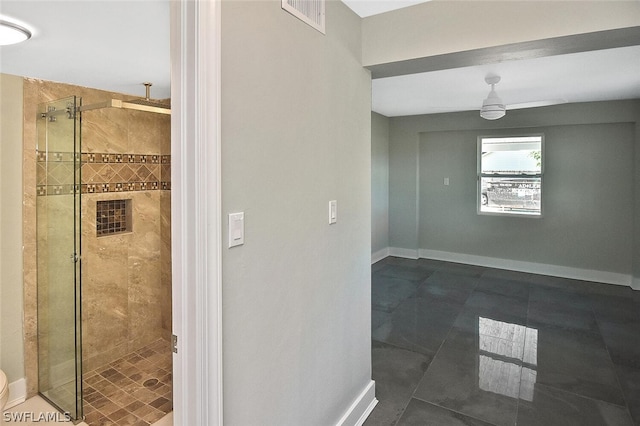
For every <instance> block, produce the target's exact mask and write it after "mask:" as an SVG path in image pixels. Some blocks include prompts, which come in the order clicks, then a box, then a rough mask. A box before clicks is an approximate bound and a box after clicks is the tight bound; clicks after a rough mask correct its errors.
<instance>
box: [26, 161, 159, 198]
mask: <svg viewBox="0 0 640 426" xmlns="http://www.w3.org/2000/svg"><path fill="white" fill-rule="evenodd" d="M36 159H37V161H38V163H40V164H43V163H44V164H47V166H46V168H45V167H44V164H43V166H42V167H40V166H39V167H38V176H37V182H38V185H37V186H36V195H38V196H44V195H63V194H73V193H74V192H75V191H77V190H78V189H80V190H81V191H82V193H83V194H97V193H105V192H129V191H155V190H165V191H170V190H171V156H170V155H156V154H111V153H93V152H92V153H87V152H83V153H82V154H81V155H80V156H78V154H75V155H74V153H70V152H51V151H50V152H48V153H46V152H38V151H36ZM74 159H76V160H78V159H79V160H80V164H81V167H82V175H81V176H82V185H74V184H73V182H72V181H73V176H72V173H68V171H69V170H68V168H69V167H71V168H73V161H74ZM52 163H54V164H59V166H55V167H52V166H50V165H51V164H52ZM65 163H66V165H65ZM60 168H62V169H60ZM70 181H71V182H70Z"/></svg>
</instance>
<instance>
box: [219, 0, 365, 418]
mask: <svg viewBox="0 0 640 426" xmlns="http://www.w3.org/2000/svg"><path fill="white" fill-rule="evenodd" d="M360 21H361V20H360V18H359V17H358V16H357V15H355V14H354V13H353V12H351V10H349V9H348V8H347V7H346V6H345V5H344V4H342V3H341V2H334V1H330V2H327V10H326V24H327V28H326V35H322V34H320V33H319V32H317V31H315V30H314V29H312V28H310V27H308V26H307V25H306V24H304V23H302V22H301V21H299V20H298V19H296V18H295V17H293V16H292V15H290V14H289V13H287V12H285V11H283V10H282V9H281V6H280V2H279V1H255V2H247V1H229V2H223V3H222V169H223V171H222V210H223V215H226V214H227V213H232V212H237V211H244V212H245V244H244V245H243V246H239V247H235V248H232V249H224V252H223V258H222V271H223V276H222V281H223V291H222V293H223V318H224V323H223V350H224V353H223V357H224V361H223V363H224V364H223V368H224V415H225V424H228V425H330V424H335V423H336V422H337V421H338V420H339V419H340V417H341V416H342V415H343V414H344V413H345V411H346V410H347V409H348V408H349V406H350V404H351V403H352V402H353V401H354V400H355V399H356V398H357V397H358V396H359V395H360V393H361V392H362V391H363V389H364V388H365V386H366V385H368V384H369V383H370V380H371V355H370V352H371V341H370V338H371V333H370V321H371V319H370V312H371V311H370V303H371V301H370V283H371V281H370V279H371V272H370V267H371V167H370V162H371V98H370V96H371V81H370V76H369V72H368V71H366V70H365V69H363V68H362V66H361V60H360V58H361V51H360V48H361V31H360ZM330 200H337V202H338V218H337V220H338V221H337V223H336V224H334V225H329V224H328V204H329V201H330ZM226 239H227V235H226V230H225V233H224V235H223V241H226Z"/></svg>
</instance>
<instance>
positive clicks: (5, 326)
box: [0, 74, 24, 383]
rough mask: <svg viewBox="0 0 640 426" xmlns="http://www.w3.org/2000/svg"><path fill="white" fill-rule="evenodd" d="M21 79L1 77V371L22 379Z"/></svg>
mask: <svg viewBox="0 0 640 426" xmlns="http://www.w3.org/2000/svg"><path fill="white" fill-rule="evenodd" d="M22 103H23V93H22V78H21V77H16V76H13V75H7V74H0V199H1V200H2V202H0V253H2V256H0V369H2V370H3V371H4V372H5V373H6V375H7V379H8V380H9V383H12V382H15V381H16V380H19V379H22V378H24V344H23V329H22V319H23V312H22V305H23V302H22Z"/></svg>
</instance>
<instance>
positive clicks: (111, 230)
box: [96, 199, 132, 237]
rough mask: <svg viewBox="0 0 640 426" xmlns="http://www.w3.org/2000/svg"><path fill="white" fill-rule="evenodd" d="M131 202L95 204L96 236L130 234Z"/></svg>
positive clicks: (98, 202)
mask: <svg viewBox="0 0 640 426" xmlns="http://www.w3.org/2000/svg"><path fill="white" fill-rule="evenodd" d="M131 231H132V226H131V200H130V199H129V200H104V201H97V202H96V236H98V237H104V236H107V235H115V234H123V233H125V232H131Z"/></svg>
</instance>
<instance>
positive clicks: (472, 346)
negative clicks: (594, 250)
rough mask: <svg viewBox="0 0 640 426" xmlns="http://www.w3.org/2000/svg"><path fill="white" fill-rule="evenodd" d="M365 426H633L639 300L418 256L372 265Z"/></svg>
mask: <svg viewBox="0 0 640 426" xmlns="http://www.w3.org/2000/svg"><path fill="white" fill-rule="evenodd" d="M371 292H372V296H371V299H372V338H373V342H372V363H373V379H374V380H375V381H376V396H377V398H378V400H379V403H378V405H377V406H376V408H375V409H374V411H373V412H372V413H371V416H369V419H367V421H366V422H365V425H366V426H374V425H399V426H400V425H402V426H404V425H420V426H425V425H436V426H446V425H499V426H502V425H505V426H506V425H516V424H517V425H518V426H521V425H522V426H528V425H532V426H533V425H536V426H537V425H543V426H554V425H562V426H569V425H580V426H586V425H633V424H635V425H640V292H634V291H633V290H631V289H630V288H628V287H623V286H614V285H606V284H597V283H590V282H584V281H577V280H569V279H563V278H556V277H547V276H541V275H534V274H526V273H518V272H511V271H505V270H498V269H490V268H482V267H477V266H469V265H461V264H454V263H447V262H439V261H431V260H426V259H420V260H409V259H400V258H394V257H388V258H386V259H384V260H382V261H380V262H378V263H376V264H374V265H373V267H372V288H371Z"/></svg>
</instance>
